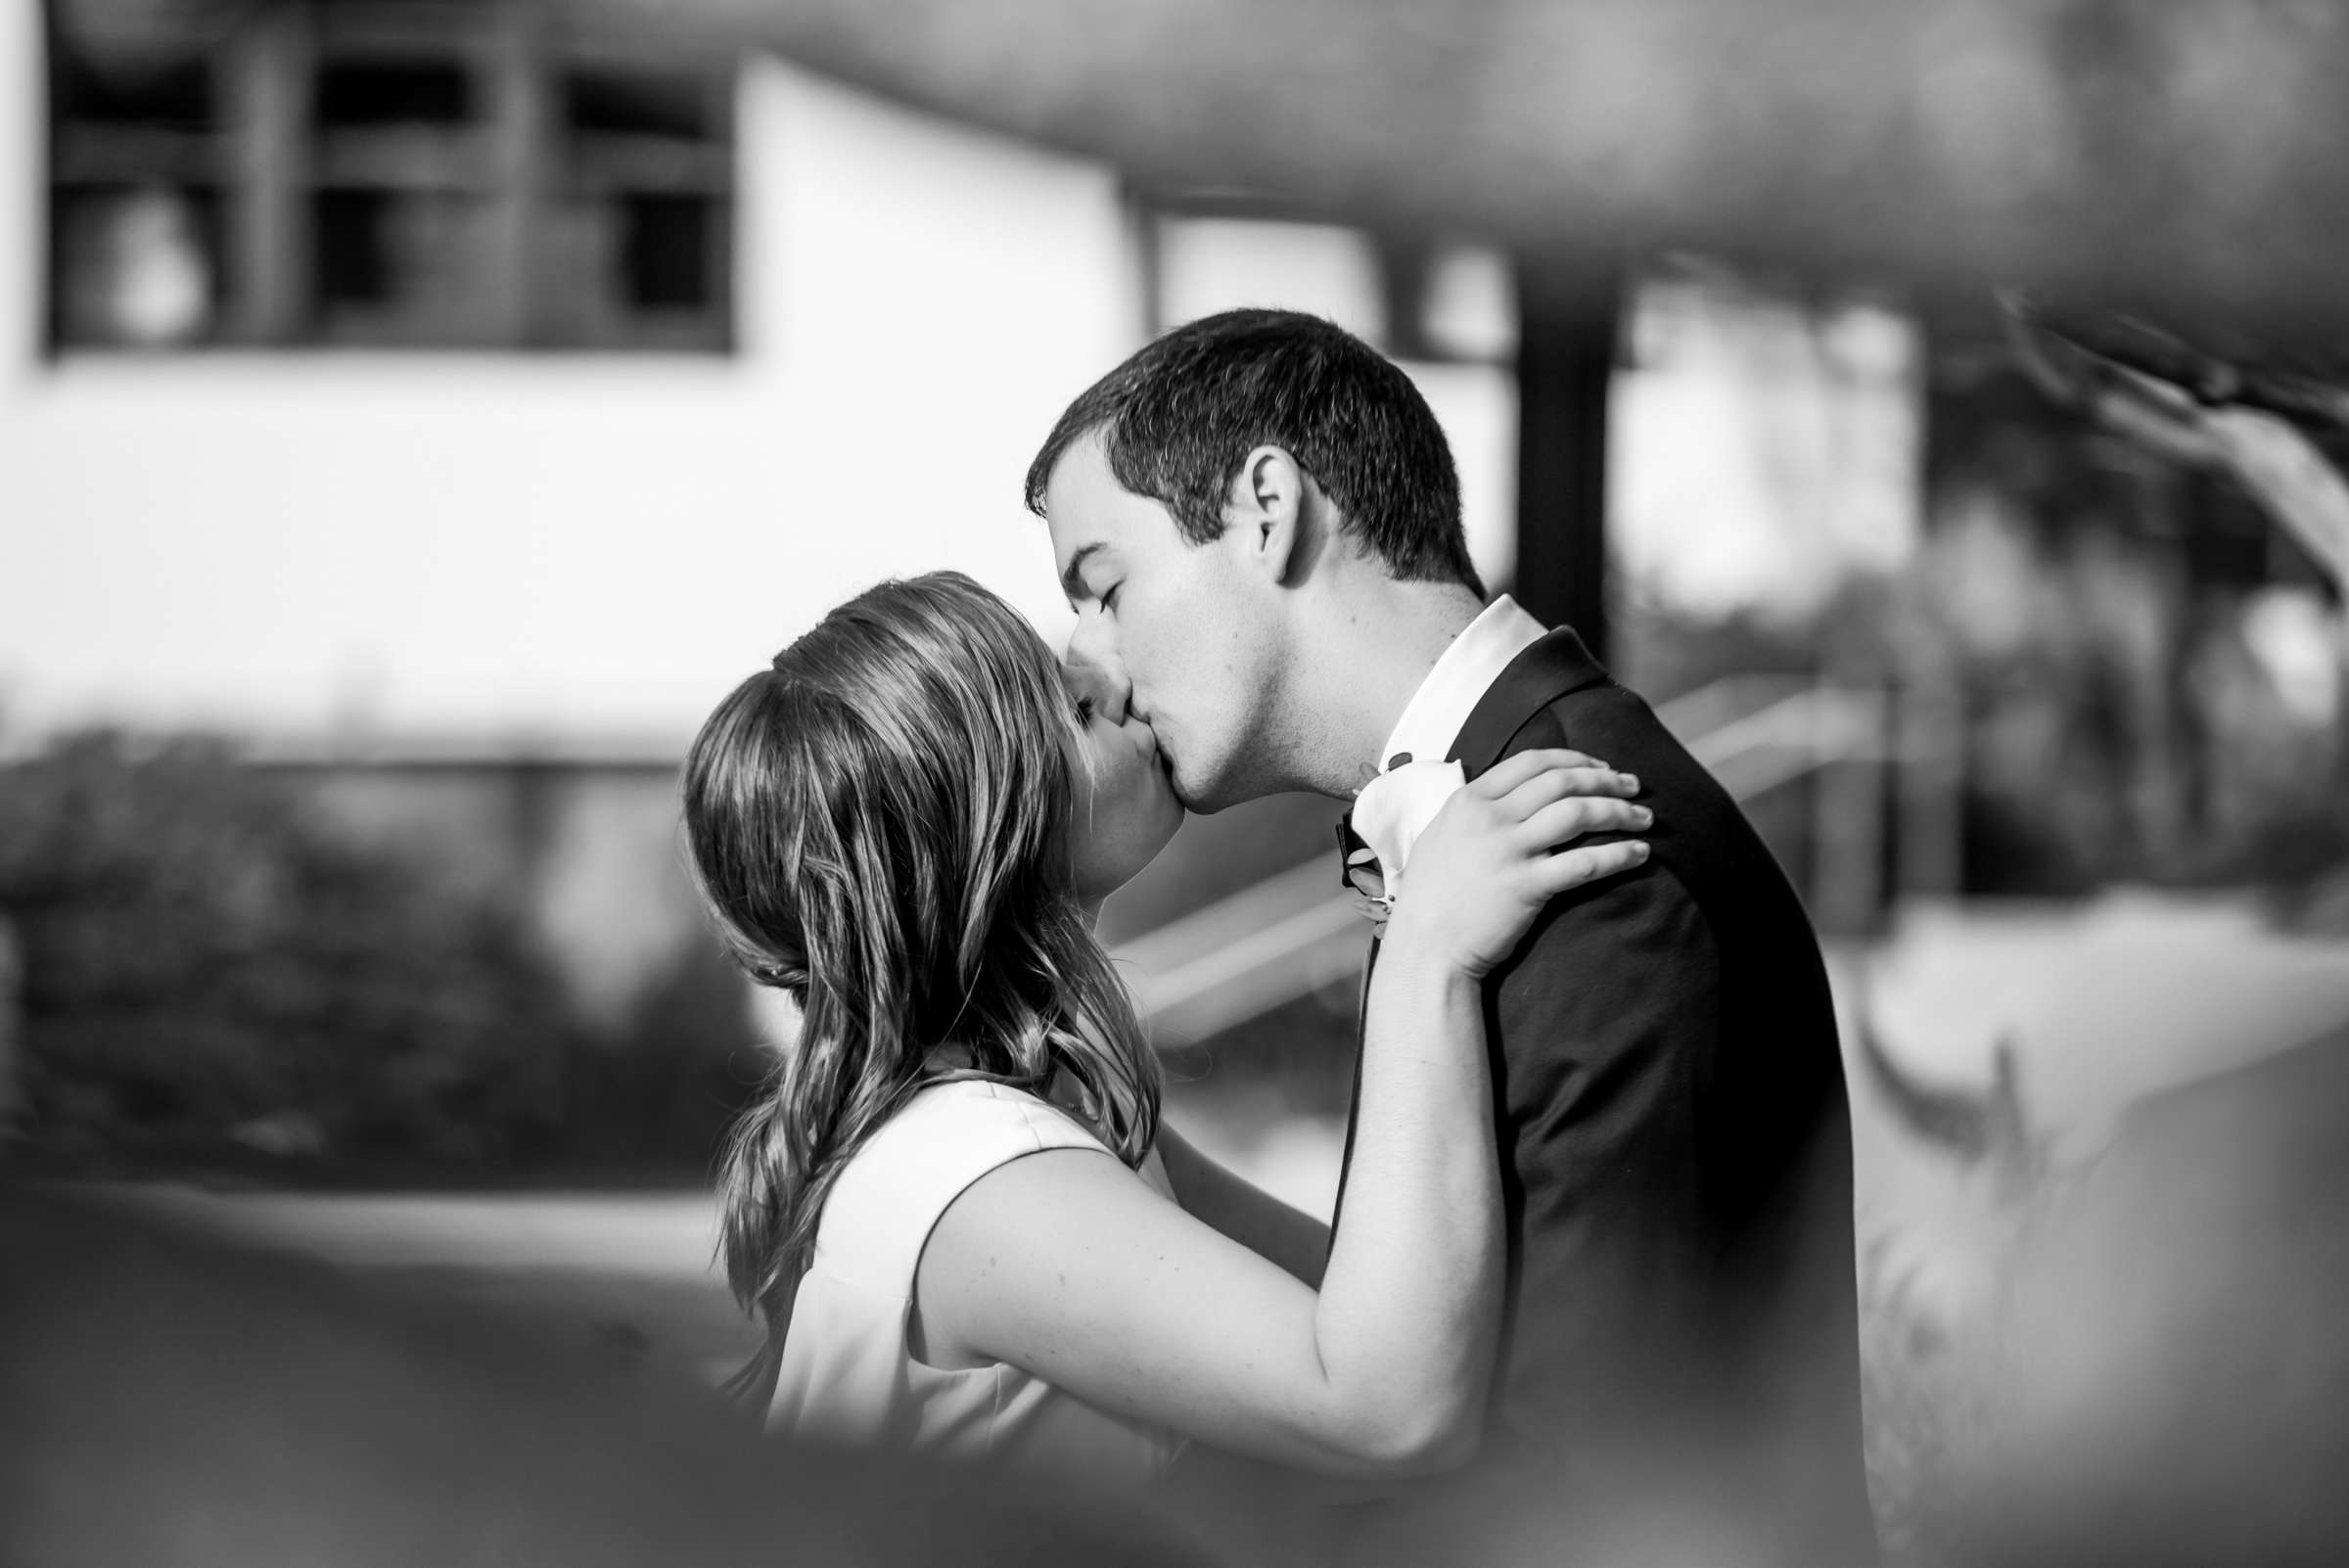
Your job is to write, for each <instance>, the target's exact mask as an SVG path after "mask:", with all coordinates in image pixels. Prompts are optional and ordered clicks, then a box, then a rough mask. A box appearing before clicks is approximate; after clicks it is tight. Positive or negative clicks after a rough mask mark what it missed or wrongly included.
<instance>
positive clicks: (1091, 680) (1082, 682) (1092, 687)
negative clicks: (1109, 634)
mask: <svg viewBox="0 0 2349 1568" xmlns="http://www.w3.org/2000/svg"><path fill="white" fill-rule="evenodd" d="M1068 665H1069V678H1070V681H1071V682H1072V683H1073V684H1074V685H1075V686H1076V687H1077V689H1078V692H1079V694H1080V695H1082V696H1086V697H1090V698H1092V700H1093V710H1094V712H1096V713H1099V714H1101V715H1105V716H1107V717H1108V718H1110V719H1111V720H1112V721H1114V722H1117V723H1124V722H1125V720H1126V711H1127V709H1128V707H1129V706H1130V705H1131V703H1132V701H1133V683H1132V682H1131V681H1130V680H1128V679H1127V678H1126V667H1125V666H1124V665H1122V664H1120V663H1119V662H1118V658H1117V655H1116V654H1115V652H1113V651H1111V650H1109V649H1105V648H1103V647H1102V646H1101V642H1100V639H1098V638H1097V637H1091V636H1088V635H1087V630H1086V627H1085V626H1084V624H1083V623H1079V625H1078V627H1077V630H1076V632H1075V634H1074V635H1072V636H1071V637H1070V638H1069V657H1068Z"/></svg>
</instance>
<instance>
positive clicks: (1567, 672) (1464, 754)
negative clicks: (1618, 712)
mask: <svg viewBox="0 0 2349 1568" xmlns="http://www.w3.org/2000/svg"><path fill="white" fill-rule="evenodd" d="M1606 678H1607V672H1606V670H1605V669H1603V668H1601V667H1600V665H1599V662H1598V661H1597V660H1595V659H1593V658H1591V657H1590V650H1589V649H1588V648H1586V647H1584V646H1583V639H1582V638H1580V637H1578V636H1576V635H1575V634H1574V629H1573V628H1572V627H1571V626H1560V627H1558V628H1557V629H1556V630H1555V631H1552V632H1550V633H1549V634H1548V635H1547V636H1545V637H1543V639H1542V640H1541V641H1540V642H1537V643H1535V644H1533V645H1532V646H1531V647H1529V648H1527V649H1526V650H1525V652H1523V653H1521V654H1519V655H1518V656H1517V657H1516V658H1514V659H1512V660H1510V661H1509V665H1508V668H1507V669H1503V670H1502V671H1501V672H1500V678H1499V679H1498V680H1496V681H1495V682H1493V684H1492V685H1491V686H1490V687H1488V688H1486V691H1485V694H1484V696H1483V697H1481V698H1479V699H1478V700H1477V704H1476V707H1475V708H1473V709H1471V710H1470V711H1469V714H1468V721H1467V722H1466V723H1465V724H1462V725H1461V726H1460V738H1459V739H1458V740H1456V741H1454V742H1453V743H1452V747H1451V759H1450V760H1451V761H1455V762H1457V763H1459V764H1460V766H1461V768H1462V769H1463V770H1464V771H1465V772H1466V773H1467V775H1468V776H1469V777H1470V778H1474V777H1476V775H1477V774H1479V773H1482V772H1483V771H1484V770H1485V769H1486V768H1488V767H1491V766H1492V765H1493V764H1494V762H1495V761H1498V760H1499V757H1500V752H1501V748H1502V747H1504V746H1506V745H1508V744H1509V740H1510V738H1511V737H1512V736H1514V735H1515V734H1516V733H1517V732H1518V731H1519V730H1520V729H1523V728H1524V727H1525V721H1526V720H1527V719H1529V718H1531V717H1532V716H1533V715H1535V714H1537V713H1539V712H1540V711H1541V710H1542V709H1543V708H1546V707H1547V706H1549V705H1550V704H1551V703H1553V702H1556V701H1557V700H1558V699H1559V698H1561V697H1563V696H1565V695H1566V694H1567V693H1568V692H1575V691H1581V690H1583V689H1584V688H1585V687H1587V686H1596V685H1599V684H1600V683H1602V682H1603V681H1605V680H1606Z"/></svg>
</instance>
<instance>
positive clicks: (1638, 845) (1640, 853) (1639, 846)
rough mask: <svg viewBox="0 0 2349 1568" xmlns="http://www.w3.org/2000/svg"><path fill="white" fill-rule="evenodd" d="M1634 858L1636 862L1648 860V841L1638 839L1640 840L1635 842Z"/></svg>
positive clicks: (1633, 846)
mask: <svg viewBox="0 0 2349 1568" xmlns="http://www.w3.org/2000/svg"><path fill="white" fill-rule="evenodd" d="M1632 858H1633V859H1635V860H1644V859H1646V858H1647V841H1646V840H1644V839H1638V840H1635V841H1633V844H1632Z"/></svg>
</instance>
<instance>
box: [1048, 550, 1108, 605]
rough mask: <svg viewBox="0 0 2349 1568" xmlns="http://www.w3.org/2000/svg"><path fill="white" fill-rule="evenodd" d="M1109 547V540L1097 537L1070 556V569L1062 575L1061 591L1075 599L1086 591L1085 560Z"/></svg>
mask: <svg viewBox="0 0 2349 1568" xmlns="http://www.w3.org/2000/svg"><path fill="white" fill-rule="evenodd" d="M1108 548H1109V544H1108V541H1106V540H1103V539H1095V540H1094V541H1093V542H1092V543H1090V544H1088V545H1086V546H1084V548H1082V549H1081V550H1079V551H1078V552H1077V553H1076V554H1075V555H1072V556H1070V557H1069V567H1068V570H1067V571H1065V572H1063V573H1062V574H1061V575H1060V591H1061V592H1062V593H1064V594H1066V595H1068V597H1070V598H1071V599H1075V598H1076V597H1077V596H1078V595H1079V594H1082V592H1083V591H1084V564H1085V562H1087V561H1090V560H1091V559H1092V558H1093V557H1094V556H1095V555H1096V554H1098V553H1099V552H1100V551H1103V550H1106V549H1108Z"/></svg>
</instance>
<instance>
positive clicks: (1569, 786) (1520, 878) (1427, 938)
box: [1381, 749, 1655, 977]
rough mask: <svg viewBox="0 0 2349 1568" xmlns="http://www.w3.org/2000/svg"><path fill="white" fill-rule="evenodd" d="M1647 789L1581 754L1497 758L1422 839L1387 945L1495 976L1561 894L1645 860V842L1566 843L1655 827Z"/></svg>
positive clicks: (1455, 795) (1531, 753) (1397, 903)
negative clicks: (1641, 802) (1642, 791)
mask: <svg viewBox="0 0 2349 1568" xmlns="http://www.w3.org/2000/svg"><path fill="white" fill-rule="evenodd" d="M1638 791H1639V781H1638V779H1637V778H1635V777H1634V776H1633V775H1631V774H1629V773H1619V772H1617V771H1615V770H1614V769H1613V768H1611V767H1609V766H1607V765H1606V764H1605V763H1604V762H1600V761H1595V760H1593V759H1592V758H1589V757H1587V756H1585V755H1584V754H1583V753H1581V752H1575V751H1566V750H1562V749H1559V750H1542V751H1529V752H1520V753H1518V754H1517V755H1516V756H1514V757H1509V758H1505V759H1503V760H1502V761H1499V762H1497V763H1495V764H1494V765H1493V766H1492V767H1491V768H1489V769H1488V770H1486V771H1485V772H1484V773H1483V774H1481V775H1479V776H1478V777H1477V778H1475V779H1473V780H1471V781H1470V782H1469V783H1467V784H1466V785H1464V786H1462V787H1461V788H1460V789H1459V790H1457V791H1455V792H1454V793H1453V794H1452V795H1451V798H1450V799H1448V800H1447V801H1446V802H1445V803H1444V806H1443V808H1442V809H1441V810H1439V811H1438V812H1437V813H1436V816H1435V819H1434V820H1433V821H1431V822H1430V823H1429V824H1428V826H1427V829H1426V831H1425V832H1423V833H1421V834H1420V835H1419V840H1418V843H1417V845H1416V846H1415V847H1414V848H1413V849H1412V852H1411V859H1410V875H1409V877H1408V879H1407V881H1406V882H1405V884H1404V888H1403V891H1402V892H1401V893H1400V894H1399V895H1398V896H1397V898H1396V900H1395V912H1394V915H1393V916H1392V918H1391V919H1390V920H1389V921H1388V924H1387V934H1386V939H1385V945H1386V952H1387V953H1388V954H1389V955H1390V956H1392V955H1399V954H1400V953H1410V954H1414V955H1416V956H1417V957H1419V958H1422V959H1425V960H1427V961H1429V962H1432V963H1436V964H1441V965H1445V966H1448V967H1451V968H1452V969H1455V970H1457V971H1459V972H1461V973H1465V974H1467V975H1470V976H1475V977H1482V976H1484V975H1486V974H1489V973H1491V972H1492V971H1493V970H1494V969H1495V968H1496V967H1497V966H1498V965H1499V964H1500V962H1501V961H1502V960H1503V959H1505V958H1507V957H1508V955H1509V953H1510V951H1511V950H1512V949H1514V948H1515V947H1516V945H1517V944H1518V942H1519V941H1520V940H1521V939H1522V938H1523V937H1524V936H1525V934H1526V932H1527V931H1528V930H1529V929H1530V928H1531V927H1532V925H1533V923H1534V920H1535V918H1536V917H1537V916H1538V915H1540V914H1541V912H1542V907H1543V905H1544V904H1546V903H1547V902H1549V900H1550V899H1554V898H1556V897H1557V896H1558V895H1560V894H1562V893H1569V892H1571V891H1573V890H1574V889H1576V888H1579V887H1582V886H1583V885H1584V884H1585V883H1589V882H1595V881H1597V880H1598V879H1599V878H1601V877H1607V876H1614V875H1617V874H1618V873H1621V872H1624V871H1629V870H1632V869H1634V868H1635V867H1636V866H1639V865H1641V864H1644V863H1645V862H1646V859H1647V854H1648V847H1647V844H1646V842H1645V841H1644V840H1638V839H1619V840H1615V841H1613V842H1610V843H1607V844H1593V845H1575V846H1573V847H1571V848H1564V849H1561V848H1560V847H1561V846H1566V845H1571V843H1572V841H1573V840H1575V839H1578V838H1582V837H1584V836H1585V835H1587V834H1593V833H1638V832H1642V831H1644V830H1645V829H1646V828H1647V827H1648V826H1649V825H1650V824H1652V823H1653V822H1654V820H1655V817H1654V814H1653V813H1652V812H1650V811H1649V810H1648V809H1647V807H1643V806H1638V805H1635V804H1634V802H1633V800H1632V797H1633V796H1635V795H1636V794H1637V793H1638ZM1381 961H1382V962H1383V961H1385V960H1384V959H1382V960H1381Z"/></svg>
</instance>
